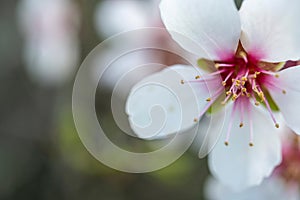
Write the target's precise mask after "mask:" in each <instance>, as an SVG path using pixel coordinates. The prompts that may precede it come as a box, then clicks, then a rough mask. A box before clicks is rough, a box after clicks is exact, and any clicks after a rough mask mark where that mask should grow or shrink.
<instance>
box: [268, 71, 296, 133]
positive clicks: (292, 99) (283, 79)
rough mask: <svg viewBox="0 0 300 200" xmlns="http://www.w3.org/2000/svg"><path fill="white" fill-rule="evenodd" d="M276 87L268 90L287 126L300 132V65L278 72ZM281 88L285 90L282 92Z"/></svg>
mask: <svg viewBox="0 0 300 200" xmlns="http://www.w3.org/2000/svg"><path fill="white" fill-rule="evenodd" d="M278 74H279V78H278V83H277V84H276V85H277V87H279V88H278V89H276V88H270V89H269V91H270V93H271V95H272V97H273V99H274V101H275V102H276V104H277V105H278V107H279V109H280V112H281V113H282V115H283V117H284V119H285V121H286V124H287V126H288V127H290V128H291V129H293V130H294V131H295V132H296V133H297V134H300V89H299V84H298V83H299V80H300V66H297V67H291V68H288V69H285V70H283V71H281V72H279V73H278ZM282 90H285V91H286V93H285V94H284V93H283V92H282Z"/></svg>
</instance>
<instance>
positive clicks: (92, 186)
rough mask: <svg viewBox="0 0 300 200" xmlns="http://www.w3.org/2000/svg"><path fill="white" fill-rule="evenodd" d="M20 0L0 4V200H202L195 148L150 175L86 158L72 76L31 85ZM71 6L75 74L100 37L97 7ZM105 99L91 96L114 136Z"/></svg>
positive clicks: (202, 170) (90, 2)
mask: <svg viewBox="0 0 300 200" xmlns="http://www.w3.org/2000/svg"><path fill="white" fill-rule="evenodd" d="M40 1H43V0H40ZM20 2H21V0H2V1H0V16H1V18H0V70H1V71H0V83H1V84H0V92H1V93H0V105H1V109H0V111H1V112H0V199H1V200H15V199H23V200H25V199H28V200H29V199H30V200H35V199H37V200H53V199H56V200H69V199H72V200H82V199H88V200H135V199H136V200H139V199H144V200H152V199H157V200H159V199H172V200H181V199H185V200H190V199H191V200H192V199H204V197H203V186H204V184H205V179H206V177H207V175H208V174H209V172H208V170H207V164H206V160H205V159H202V160H200V159H199V158H198V157H197V153H196V152H195V151H194V150H189V151H188V152H186V153H185V154H184V156H183V157H181V158H180V159H179V160H177V161H176V162H175V163H173V164H172V165H170V166H169V167H167V168H165V169H163V170H159V171H157V172H153V173H149V174H127V173H122V172H118V171H115V170H112V169H110V168H108V167H106V166H104V165H102V164H101V163H100V162H98V161H97V160H96V159H94V158H93V157H92V156H91V155H90V154H89V153H88V152H87V150H86V149H85V147H84V146H83V145H82V143H81V142H80V140H79V137H78V135H77V132H76V130H75V128H74V123H73V119H72V110H71V102H72V99H71V95H72V86H73V81H74V75H71V78H69V80H67V81H65V82H64V83H63V84H59V85H45V84H41V83H40V82H38V81H36V80H33V79H32V78H31V76H30V75H29V73H28V70H26V68H25V63H24V59H23V54H24V43H25V42H24V37H23V35H22V32H21V31H20V27H19V25H18V23H19V22H18V18H17V14H16V12H17V11H16V10H17V9H16V8H17V5H18V4H19V3H20ZM74 2H76V3H77V5H78V7H79V12H80V16H81V26H80V29H79V45H80V54H79V62H78V64H77V66H75V69H74V74H75V72H76V70H77V69H78V68H79V66H80V64H81V62H82V61H83V59H84V58H85V57H86V56H87V54H88V53H89V52H90V51H91V50H92V49H93V48H94V47H96V46H97V44H99V43H100V42H101V41H102V40H103V39H104V37H103V36H102V37H101V36H99V34H97V33H96V28H95V25H94V24H95V23H94V15H95V9H96V5H97V4H98V3H99V2H100V1H97V0H76V1H74ZM124 23H126V22H124ZM109 94H110V91H101V93H99V94H97V98H96V108H97V110H99V112H101V116H104V117H103V118H102V120H104V121H103V122H102V123H105V124H106V128H107V132H110V133H112V134H114V132H115V131H118V130H116V127H115V126H114V125H113V122H112V121H111V119H112V118H111V117H110V115H109V113H110V110H109V104H107V102H109V101H107V100H105V99H107V98H106V97H107V96H109ZM106 113H107V114H106ZM100 123H101V122H100ZM133 164H134V163H133Z"/></svg>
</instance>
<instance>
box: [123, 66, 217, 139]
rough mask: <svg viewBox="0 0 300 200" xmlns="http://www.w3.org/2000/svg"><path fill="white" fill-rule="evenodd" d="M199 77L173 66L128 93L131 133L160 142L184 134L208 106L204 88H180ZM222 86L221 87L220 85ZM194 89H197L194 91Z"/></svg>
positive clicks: (197, 73)
mask: <svg viewBox="0 0 300 200" xmlns="http://www.w3.org/2000/svg"><path fill="white" fill-rule="evenodd" d="M197 75H201V72H200V71H198V70H196V68H193V67H189V66H183V65H175V66H173V67H169V68H167V69H165V70H163V71H161V72H159V73H156V74H153V75H151V76H149V77H146V78H145V79H143V80H142V81H141V82H139V83H138V84H136V85H135V86H134V88H133V89H132V90H131V93H130V94H129V97H128V99H127V104H126V112H127V114H128V115H129V121H130V125H131V127H132V129H133V130H134V131H135V133H136V134H137V135H138V136H139V137H140V138H148V139H154V138H160V137H165V136H166V135H169V134H174V133H177V132H179V131H184V130H186V129H188V128H190V127H192V126H193V125H195V124H196V123H195V122H194V118H197V117H199V114H200V112H201V111H202V109H203V108H204V106H205V105H206V104H207V102H206V99H207V98H208V97H209V90H208V88H209V87H207V86H206V85H205V84H199V83H192V84H195V86H196V87H191V85H189V84H187V83H186V84H183V85H182V84H181V83H180V81H181V80H182V79H184V80H194V79H195V76H197ZM219 84H221V83H219ZM194 88H196V89H194Z"/></svg>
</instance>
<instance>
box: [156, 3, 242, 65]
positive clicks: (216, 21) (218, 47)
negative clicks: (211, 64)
mask: <svg viewBox="0 0 300 200" xmlns="http://www.w3.org/2000/svg"><path fill="white" fill-rule="evenodd" d="M160 10H161V16H162V20H163V22H164V24H165V26H166V28H167V29H168V31H169V32H170V34H171V35H172V37H173V38H174V39H175V40H176V41H177V42H178V43H179V44H180V45H181V46H182V47H183V48H185V49H186V50H188V51H190V52H192V53H194V54H196V55H198V56H199V57H200V58H206V59H210V60H223V59H226V58H228V56H232V55H233V54H234V53H235V51H236V48H237V45H238V41H239V38H240V34H241V25H240V19H239V15H238V11H237V8H236V7H235V4H234V2H233V1H232V0H184V1H183V0H162V2H161V4H160Z"/></svg>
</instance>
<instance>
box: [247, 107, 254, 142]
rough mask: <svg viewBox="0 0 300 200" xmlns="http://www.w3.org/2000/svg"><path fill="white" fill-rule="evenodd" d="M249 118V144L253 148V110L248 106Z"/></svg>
mask: <svg viewBox="0 0 300 200" xmlns="http://www.w3.org/2000/svg"><path fill="white" fill-rule="evenodd" d="M248 117H249V126H250V142H249V146H250V147H253V146H254V144H253V120H252V114H251V110H250V108H249V106H248Z"/></svg>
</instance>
